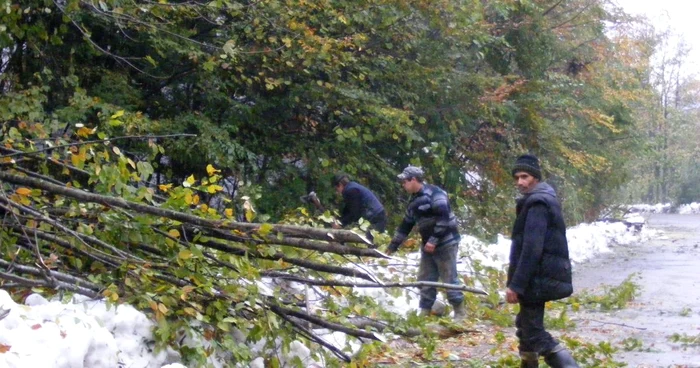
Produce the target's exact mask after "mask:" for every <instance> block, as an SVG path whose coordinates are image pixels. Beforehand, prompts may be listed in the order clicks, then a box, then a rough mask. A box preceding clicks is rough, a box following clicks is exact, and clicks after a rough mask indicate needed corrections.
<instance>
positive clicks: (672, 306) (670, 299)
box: [571, 214, 700, 368]
mask: <svg viewBox="0 0 700 368" xmlns="http://www.w3.org/2000/svg"><path fill="white" fill-rule="evenodd" d="M647 220H648V223H647V226H648V227H649V228H650V229H657V230H659V231H661V232H662V233H661V234H662V236H661V237H660V238H654V239H652V240H649V241H646V242H643V243H640V244H632V245H628V246H617V247H615V248H614V252H613V253H609V254H606V255H604V256H602V257H597V258H596V259H595V260H594V261H591V262H589V263H586V264H582V265H579V266H577V267H576V268H575V270H574V286H575V288H577V289H579V290H582V289H589V290H591V291H595V290H601V288H602V287H603V285H619V284H620V283H621V282H623V281H624V280H625V279H626V278H627V277H628V276H630V275H631V274H636V275H637V277H636V279H635V282H636V283H637V284H639V285H640V286H641V291H640V295H639V296H638V297H637V298H636V299H635V300H634V301H633V302H632V303H631V304H630V305H628V306H627V307H626V308H624V309H622V310H618V311H612V312H590V311H588V312H579V313H575V314H573V315H572V316H571V317H572V318H573V319H575V321H576V324H577V328H576V332H575V334H576V335H579V336H581V337H586V338H588V339H590V340H593V341H612V342H616V343H621V342H623V341H625V340H626V341H627V343H628V344H627V345H628V346H629V347H631V349H630V351H626V350H625V349H620V350H619V351H618V353H616V354H615V359H616V360H617V361H621V362H625V363H627V364H628V367H638V368H650V367H654V368H656V367H700V344H698V345H690V346H687V345H686V346H684V345H683V344H681V343H679V342H673V341H672V340H671V338H670V336H671V335H673V334H674V333H676V334H681V335H683V334H685V335H687V336H691V337H697V338H698V340H700V215H673V214H655V215H649V217H648V219H647Z"/></svg>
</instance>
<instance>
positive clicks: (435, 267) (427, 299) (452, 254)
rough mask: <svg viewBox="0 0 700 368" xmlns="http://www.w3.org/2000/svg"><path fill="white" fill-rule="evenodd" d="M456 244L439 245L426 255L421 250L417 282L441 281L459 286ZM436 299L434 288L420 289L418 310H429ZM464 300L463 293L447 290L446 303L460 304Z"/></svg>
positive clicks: (457, 249) (457, 248)
mask: <svg viewBox="0 0 700 368" xmlns="http://www.w3.org/2000/svg"><path fill="white" fill-rule="evenodd" d="M458 251H459V247H458V244H457V243H454V244H450V245H441V246H439V247H436V248H435V251H434V252H433V253H426V252H425V251H423V250H422V248H421V253H420V265H419V266H418V281H432V282H437V281H438V280H439V279H442V282H444V283H446V284H454V285H460V284H461V282H460V281H459V275H457V253H458ZM436 298H437V289H436V288H434V287H422V288H421V289H420V301H419V302H418V307H419V308H420V309H431V308H432V307H433V303H435V299H436ZM463 300H464V293H463V292H462V291H460V290H451V289H448V290H447V301H449V302H450V304H452V305H455V304H460V303H461V302H462V301H463Z"/></svg>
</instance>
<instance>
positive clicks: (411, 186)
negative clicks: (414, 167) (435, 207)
mask: <svg viewBox="0 0 700 368" xmlns="http://www.w3.org/2000/svg"><path fill="white" fill-rule="evenodd" d="M401 186H402V187H403V189H404V190H405V191H406V192H408V193H410V194H413V193H417V192H418V191H419V190H420V188H421V183H420V182H419V181H418V180H416V178H410V179H406V180H402V181H401Z"/></svg>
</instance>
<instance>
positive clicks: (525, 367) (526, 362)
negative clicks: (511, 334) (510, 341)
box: [520, 351, 540, 368]
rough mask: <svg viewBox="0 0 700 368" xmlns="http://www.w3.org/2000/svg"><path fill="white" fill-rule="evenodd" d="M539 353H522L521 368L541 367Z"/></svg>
mask: <svg viewBox="0 0 700 368" xmlns="http://www.w3.org/2000/svg"><path fill="white" fill-rule="evenodd" d="M538 358H539V357H538V356H537V353H533V352H530V351H521V352H520V368H537V367H538V366H539V365H540V362H539V361H538Z"/></svg>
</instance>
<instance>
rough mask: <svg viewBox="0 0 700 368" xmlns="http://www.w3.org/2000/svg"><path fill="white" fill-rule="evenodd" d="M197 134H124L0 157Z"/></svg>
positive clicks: (194, 135)
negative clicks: (129, 140) (119, 141)
mask: <svg viewBox="0 0 700 368" xmlns="http://www.w3.org/2000/svg"><path fill="white" fill-rule="evenodd" d="M196 136H197V135H196V134H186V133H183V134H166V135H126V136H122V137H114V138H105V139H98V140H92V141H84V142H73V143H66V144H59V145H57V146H53V147H47V148H42V149H39V150H36V151H31V152H25V151H20V152H15V153H10V154H7V155H2V156H0V158H6V157H15V156H29V155H33V154H37V153H41V152H46V151H51V150H55V149H59V148H65V147H76V146H83V145H86V144H93V143H105V142H113V141H118V140H124V139H133V140H141V139H155V138H173V137H196Z"/></svg>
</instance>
